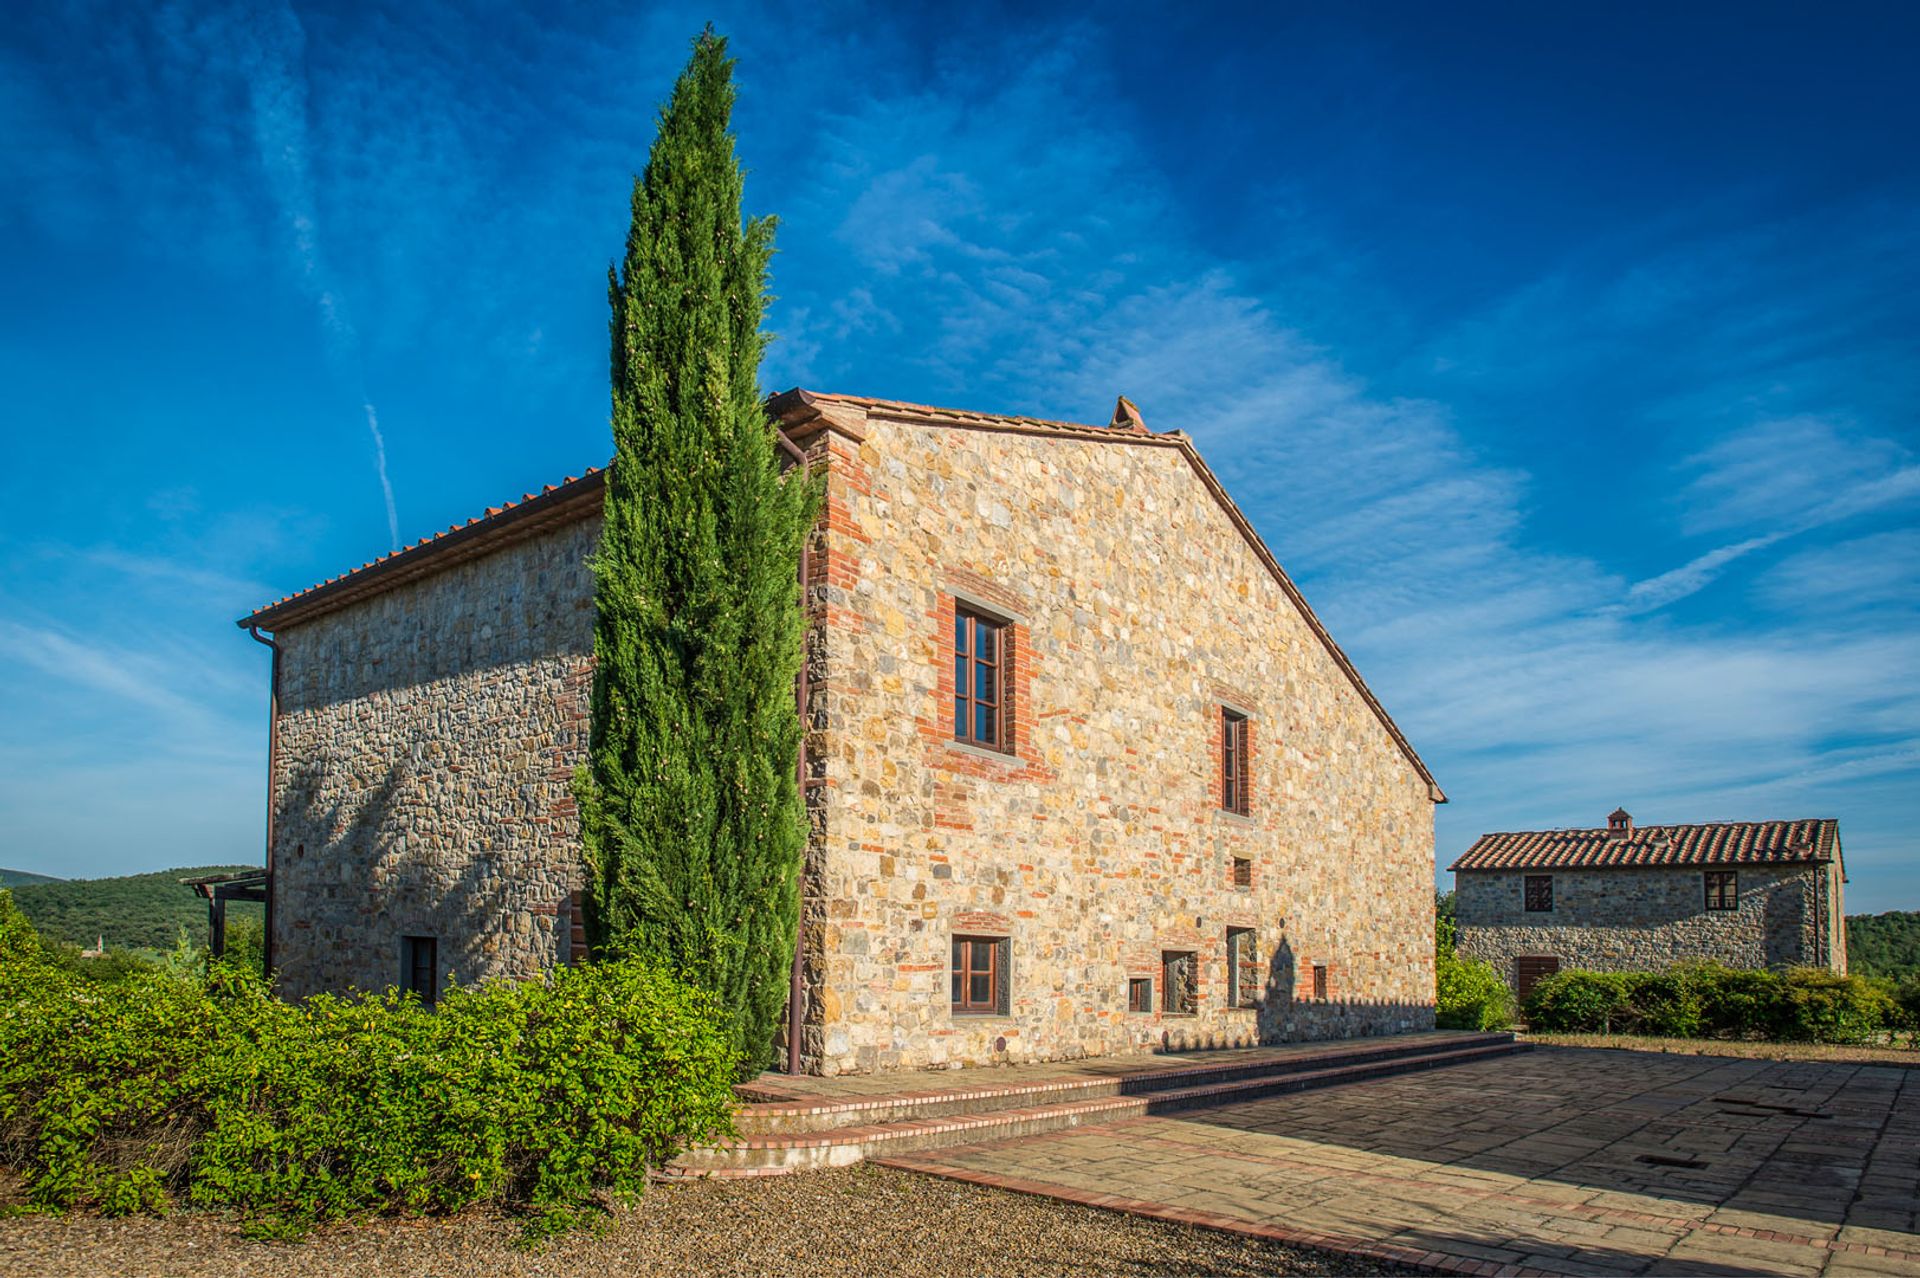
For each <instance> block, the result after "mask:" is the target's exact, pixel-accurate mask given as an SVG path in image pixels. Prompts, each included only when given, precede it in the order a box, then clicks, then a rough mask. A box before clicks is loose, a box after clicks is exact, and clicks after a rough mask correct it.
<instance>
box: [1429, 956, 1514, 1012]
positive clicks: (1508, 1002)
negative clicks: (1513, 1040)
mask: <svg viewBox="0 0 1920 1278" xmlns="http://www.w3.org/2000/svg"><path fill="white" fill-rule="evenodd" d="M1434 977H1435V981H1434V984H1435V1007H1434V1021H1435V1023H1436V1024H1438V1025H1439V1026H1440V1028H1441V1029H1465V1030H1499V1029H1506V1028H1507V1027H1508V1026H1509V1025H1512V1024H1513V994H1512V992H1511V991H1510V990H1508V989H1507V983H1506V982H1505V981H1503V980H1501V979H1500V973H1498V972H1496V971H1494V970H1493V964H1491V963H1485V962H1482V961H1480V960H1479V959H1469V958H1460V957H1458V956H1457V955H1455V954H1454V953H1453V951H1452V950H1451V949H1443V950H1441V951H1440V952H1439V953H1438V954H1437V955H1436V962H1435V968H1434Z"/></svg>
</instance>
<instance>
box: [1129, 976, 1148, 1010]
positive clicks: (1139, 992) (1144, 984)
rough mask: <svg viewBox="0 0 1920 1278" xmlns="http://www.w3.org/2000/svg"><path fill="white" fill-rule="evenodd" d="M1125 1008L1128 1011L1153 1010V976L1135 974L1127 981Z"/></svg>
mask: <svg viewBox="0 0 1920 1278" xmlns="http://www.w3.org/2000/svg"><path fill="white" fill-rule="evenodd" d="M1127 1010H1128V1011H1129V1012H1151V1011H1153V978H1152V977H1151V976H1135V977H1132V978H1130V979H1129V980H1128V981H1127Z"/></svg>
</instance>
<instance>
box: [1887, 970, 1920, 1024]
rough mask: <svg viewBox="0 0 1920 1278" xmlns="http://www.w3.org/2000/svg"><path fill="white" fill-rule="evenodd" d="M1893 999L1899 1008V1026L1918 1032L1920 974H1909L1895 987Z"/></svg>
mask: <svg viewBox="0 0 1920 1278" xmlns="http://www.w3.org/2000/svg"><path fill="white" fill-rule="evenodd" d="M1893 1001H1894V1003H1895V1005H1896V1006H1897V1007H1898V1008H1899V1017H1900V1028H1901V1029H1903V1030H1906V1031H1907V1032H1908V1033H1910V1034H1920V976H1909V977H1908V978H1907V979H1906V980H1904V981H1901V982H1900V984H1899V985H1898V986H1897V987H1895V989H1894V992H1893Z"/></svg>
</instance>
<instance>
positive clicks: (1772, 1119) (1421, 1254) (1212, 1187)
mask: <svg viewBox="0 0 1920 1278" xmlns="http://www.w3.org/2000/svg"><path fill="white" fill-rule="evenodd" d="M882 1161H884V1162H886V1163H888V1164H889V1165H892V1166H897V1167H906V1168H912V1169H915V1170H919V1171H925V1172H932V1173H934V1174H938V1175H944V1176H951V1177H955V1178H958V1179H964V1180H971V1181H976V1182H979V1183H983V1184H992V1185H1000V1186H1003V1187H1007V1188H1013V1189H1021V1190H1026V1191H1029V1192H1034V1193H1043V1194H1048V1195H1051V1196H1053V1197H1058V1198H1066V1199H1071V1200H1074V1201H1080V1202H1091V1203H1095V1204H1097V1205H1100V1206H1107V1207H1115V1208H1119V1209H1122V1210H1129V1211H1135V1212H1139V1213H1141V1214H1145V1215H1152V1216H1158V1217H1162V1218H1167V1219H1174V1220H1184V1221H1189V1222H1193V1223H1201V1224H1208V1225H1213V1226H1216V1227H1220V1228H1227V1229H1234V1230H1237V1231H1240V1232H1246V1233H1255V1234H1261V1235H1265V1236H1270V1237H1275V1238H1279V1239H1282V1240H1285V1241H1292V1242H1304V1243H1310V1244H1313V1245H1317V1246H1332V1247H1335V1248H1337V1249H1340V1250H1346V1251H1354V1252H1358V1253H1360V1254H1362V1255H1369V1256H1374V1257H1377V1258H1379V1259H1392V1260H1405V1261H1412V1262H1414V1263H1424V1264H1427V1265H1430V1266H1433V1267H1434V1268H1437V1269H1442V1270H1447V1271H1451V1272H1461V1273H1484V1274H1493V1273H1506V1274H1517V1273H1523V1272H1527V1271H1532V1272H1536V1273H1552V1274H1599V1275H1605V1274H1641V1273H1648V1274H1749V1273H1759V1274H1789V1275H1832V1276H1833V1278H1851V1276H1853V1275H1884V1274H1905V1275H1920V1237H1916V1236H1915V1235H1914V1230H1915V1227H1916V1220H1915V1213H1916V1210H1920V1070H1905V1069H1899V1068H1889V1067H1880V1066H1851V1065H1836V1064H1830V1063H1787V1062H1777V1061H1754V1060H1735V1059H1729V1058H1724V1057H1695V1056H1660V1055H1653V1054H1647V1053H1634V1052H1621V1051H1597V1050H1589V1049H1580V1048H1542V1049H1539V1050H1536V1051H1533V1052H1529V1053H1526V1054H1523V1055H1520V1056H1514V1057H1508V1058H1503V1059H1500V1060H1497V1061H1489V1062H1484V1063H1478V1064H1470V1065H1461V1066H1455V1067H1452V1068H1448V1069H1443V1070H1438V1071H1435V1072H1431V1073H1424V1074H1415V1075H1409V1076H1406V1077H1400V1078H1389V1079H1382V1080H1378V1081H1373V1082H1365V1083H1357V1084H1353V1085H1350V1086H1345V1087H1339V1088H1334V1089H1330V1090H1327V1091H1322V1092H1309V1093H1305V1094H1301V1095H1294V1096H1284V1097H1276V1098H1273V1099H1268V1100H1260V1101H1254V1102H1251V1103H1248V1104H1244V1105H1237V1106H1231V1107H1226V1108H1221V1109H1214V1110H1205V1111H1196V1112H1193V1113H1188V1114H1175V1115H1168V1116H1155V1117H1146V1118H1134V1119H1128V1120H1125V1121H1121V1122H1116V1123H1109V1124H1103V1125H1099V1126H1092V1127H1078V1128H1071V1129H1068V1130H1065V1131H1060V1132H1054V1133H1049V1134H1046V1135H1042V1136H1032V1137H1024V1138H1018V1139H1014V1140H1006V1141H1001V1142H998V1143H995V1144H988V1145H972V1146H963V1147H959V1148H952V1149H940V1150H932V1151H928V1152H926V1153H922V1154H911V1155H905V1156H902V1157H899V1158H891V1159H885V1160H882Z"/></svg>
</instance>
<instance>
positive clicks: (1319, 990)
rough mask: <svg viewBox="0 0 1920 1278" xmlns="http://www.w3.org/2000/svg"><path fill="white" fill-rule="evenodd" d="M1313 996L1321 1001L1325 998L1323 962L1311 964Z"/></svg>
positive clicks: (1325, 973) (1324, 966) (1325, 987)
mask: <svg viewBox="0 0 1920 1278" xmlns="http://www.w3.org/2000/svg"><path fill="white" fill-rule="evenodd" d="M1313 996H1314V997H1315V998H1317V999H1319V1000H1320V1001H1321V1002H1323V1003H1324V1002H1326V1000H1327V965H1326V964H1325V963H1315V964H1314V965H1313Z"/></svg>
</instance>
